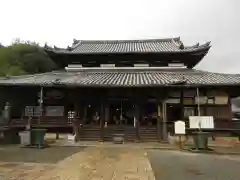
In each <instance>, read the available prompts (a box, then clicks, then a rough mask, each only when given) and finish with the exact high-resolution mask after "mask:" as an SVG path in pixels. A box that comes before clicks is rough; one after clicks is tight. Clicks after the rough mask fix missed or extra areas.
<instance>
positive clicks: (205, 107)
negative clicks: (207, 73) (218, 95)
mask: <svg viewBox="0 0 240 180" xmlns="http://www.w3.org/2000/svg"><path fill="white" fill-rule="evenodd" d="M203 96H205V97H206V96H207V90H206V89H203ZM206 104H207V103H206ZM206 104H205V105H204V109H203V115H204V116H207V106H206Z"/></svg>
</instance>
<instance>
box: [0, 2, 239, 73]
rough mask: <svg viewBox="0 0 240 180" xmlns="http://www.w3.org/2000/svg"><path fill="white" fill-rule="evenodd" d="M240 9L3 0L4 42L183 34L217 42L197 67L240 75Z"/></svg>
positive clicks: (190, 40)
mask: <svg viewBox="0 0 240 180" xmlns="http://www.w3.org/2000/svg"><path fill="white" fill-rule="evenodd" d="M239 8H240V1H239V0H38V1H36V0H0V13H1V27H0V42H1V43H3V44H5V45H7V44H9V43H11V42H12V40H13V39H15V38H20V39H22V40H32V41H33V40H35V41H37V42H40V43H44V42H48V43H49V44H51V45H53V44H55V45H57V46H59V47H66V46H67V45H70V44H71V43H72V39H73V38H76V39H81V40H86V39H93V40H94V39H145V38H167V37H178V36H180V37H181V39H182V40H183V42H184V43H185V44H186V45H192V44H195V43H197V42H200V43H204V42H206V41H211V42H212V48H211V50H210V52H209V54H208V55H207V56H206V57H205V59H204V60H203V61H202V62H201V63H200V64H199V65H198V66H197V67H196V68H198V69H203V70H208V71H214V72H226V73H240V55H239V53H238V49H239V48H240V45H239V41H240V36H239V33H240V11H239Z"/></svg>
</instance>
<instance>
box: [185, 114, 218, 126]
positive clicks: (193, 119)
mask: <svg viewBox="0 0 240 180" xmlns="http://www.w3.org/2000/svg"><path fill="white" fill-rule="evenodd" d="M189 128H190V129H199V128H201V129H214V120H213V117H212V116H189Z"/></svg>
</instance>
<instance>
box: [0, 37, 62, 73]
mask: <svg viewBox="0 0 240 180" xmlns="http://www.w3.org/2000/svg"><path fill="white" fill-rule="evenodd" d="M56 68H57V66H56V64H55V63H54V62H53V61H52V60H51V59H50V58H49V57H48V55H47V54H46V53H45V51H44V49H43V48H42V47H40V46H39V45H38V44H37V43H35V42H30V41H27V42H21V41H20V40H16V41H14V42H13V44H12V45H10V46H7V47H5V48H0V76H11V75H21V74H34V73H43V72H48V71H52V70H54V69H56Z"/></svg>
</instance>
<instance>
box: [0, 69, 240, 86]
mask: <svg viewBox="0 0 240 180" xmlns="http://www.w3.org/2000/svg"><path fill="white" fill-rule="evenodd" d="M179 83H184V84H186V85H240V75H230V74H220V73H211V72H204V71H198V70H193V69H181V70H180V69H179V70H149V69H145V70H144V69H126V70H125V71H122V70H121V71H118V70H108V71H105V70H104V71H103V70H98V71H97V70H94V71H90V70H86V71H82V72H51V73H44V74H36V75H26V76H18V77H8V78H1V79H0V85H38V86H40V85H42V86H54V85H67V86H82V87H83V86H85V87H86V86H89V87H93V86H94V87H148V86H165V85H174V84H179Z"/></svg>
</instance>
